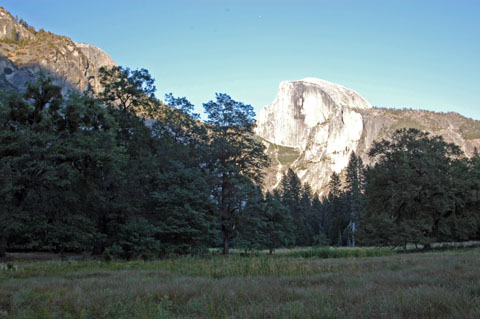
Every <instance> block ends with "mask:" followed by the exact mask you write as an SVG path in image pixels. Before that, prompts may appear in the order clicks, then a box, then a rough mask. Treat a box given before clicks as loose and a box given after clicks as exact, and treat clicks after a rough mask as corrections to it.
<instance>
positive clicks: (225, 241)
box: [223, 234, 230, 255]
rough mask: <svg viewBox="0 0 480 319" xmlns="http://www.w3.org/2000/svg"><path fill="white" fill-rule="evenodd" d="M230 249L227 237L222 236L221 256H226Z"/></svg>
mask: <svg viewBox="0 0 480 319" xmlns="http://www.w3.org/2000/svg"><path fill="white" fill-rule="evenodd" d="M229 249H230V248H229V247H228V237H227V235H226V234H224V236H223V254H224V255H228V250H229Z"/></svg>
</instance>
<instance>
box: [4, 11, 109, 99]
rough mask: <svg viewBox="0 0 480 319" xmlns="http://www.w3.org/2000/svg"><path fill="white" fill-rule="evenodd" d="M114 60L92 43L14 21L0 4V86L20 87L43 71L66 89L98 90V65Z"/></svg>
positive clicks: (104, 64)
mask: <svg viewBox="0 0 480 319" xmlns="http://www.w3.org/2000/svg"><path fill="white" fill-rule="evenodd" d="M114 65H116V64H115V62H114V61H113V60H112V58H110V56H108V54H106V53H105V52H104V51H102V50H100V49H99V48H96V47H94V46H91V45H88V44H83V43H77V42H74V41H72V40H71V39H69V38H67V37H63V36H59V35H55V34H53V33H50V32H45V31H43V30H40V31H35V29H34V28H33V27H31V26H28V25H27V24H26V23H25V22H24V21H20V22H17V20H16V19H15V18H13V17H12V16H11V15H10V13H9V12H8V11H6V10H5V9H4V8H2V7H0V87H4V88H17V89H23V88H24V87H25V84H26V82H27V81H31V80H34V79H35V77H36V74H37V72H39V71H43V72H45V73H47V74H48V75H50V76H52V77H53V78H54V82H55V83H56V84H58V85H60V86H61V87H62V88H63V91H64V93H65V92H67V91H68V90H76V91H80V92H83V91H85V90H90V89H91V90H93V91H95V92H99V91H100V89H101V87H100V84H99V81H98V69H99V68H100V67H102V66H105V67H112V66H114Z"/></svg>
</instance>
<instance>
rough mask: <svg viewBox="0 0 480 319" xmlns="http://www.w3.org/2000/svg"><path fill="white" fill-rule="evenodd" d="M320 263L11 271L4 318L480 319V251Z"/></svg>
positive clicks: (0, 275) (91, 265)
mask: <svg viewBox="0 0 480 319" xmlns="http://www.w3.org/2000/svg"><path fill="white" fill-rule="evenodd" d="M343 254H347V253H343ZM364 254H365V255H364ZM368 254H369V255H367V253H358V252H355V253H352V254H350V256H355V255H356V256H376V255H382V253H380V250H378V251H377V253H372V252H369V253H368ZM347 255H348V254H347ZM319 257H321V256H320V255H314V254H311V255H309V256H303V257H302V255H301V254H295V253H288V252H287V253H285V254H279V255H273V256H268V255H258V256H229V257H222V256H213V257H209V258H193V257H190V258H187V257H185V258H174V259H169V260H159V261H149V262H143V261H132V262H116V261H113V262H110V263H105V262H102V261H95V260H83V261H60V260H50V261H9V262H8V263H7V262H5V263H1V264H0V318H22V319H27V318H480V249H479V248H470V249H461V250H451V251H443V252H429V253H409V254H395V255H390V256H379V257H346V258H328V259H322V258H319ZM330 257H342V256H341V255H339V256H333V255H332V256H330Z"/></svg>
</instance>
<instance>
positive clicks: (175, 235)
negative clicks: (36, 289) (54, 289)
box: [0, 67, 480, 259]
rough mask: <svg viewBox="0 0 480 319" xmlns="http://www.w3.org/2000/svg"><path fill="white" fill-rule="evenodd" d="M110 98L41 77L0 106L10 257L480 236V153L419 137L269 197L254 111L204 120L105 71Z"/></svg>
mask: <svg viewBox="0 0 480 319" xmlns="http://www.w3.org/2000/svg"><path fill="white" fill-rule="evenodd" d="M101 82H102V84H103V85H104V88H105V89H104V91H103V92H100V93H99V96H100V98H93V97H91V96H89V95H88V94H85V95H79V94H70V95H69V96H68V97H66V98H65V97H64V96H62V93H61V89H60V88H59V87H58V86H55V85H53V84H52V82H51V80H50V79H48V78H47V77H45V76H44V75H40V76H39V78H38V81H36V82H35V83H31V84H30V85H29V86H28V87H27V89H26V91H25V92H23V93H18V92H17V93H9V94H4V95H3V97H2V99H1V102H0V198H1V199H2V200H1V201H0V220H1V223H0V257H1V256H4V255H5V252H6V251H7V250H8V249H10V250H37V251H39V250H40V251H54V252H59V253H61V254H63V255H64V254H65V253H67V252H92V253H94V254H97V255H103V256H105V257H106V256H109V258H110V257H112V256H116V257H120V258H126V259H131V258H152V257H157V256H166V255H173V254H198V253H203V252H206V251H207V249H208V248H209V247H212V246H217V247H218V246H220V245H221V246H223V250H224V253H228V251H229V248H230V247H231V246H232V245H233V246H234V247H235V248H241V249H245V250H247V251H248V250H252V249H268V250H269V251H270V252H273V251H274V250H275V249H277V248H279V247H285V246H292V245H297V246H311V245H317V246H325V245H328V244H330V245H338V246H345V245H348V246H354V245H355V243H356V241H357V240H360V241H361V244H368V245H396V246H404V245H406V244H407V243H414V244H426V245H428V244H430V243H431V242H434V241H452V240H459V241H462V240H470V239H478V238H479V237H480V232H479V226H480V156H479V155H478V152H475V156H473V158H471V159H466V158H465V157H464V156H463V155H462V153H461V152H460V150H459V149H458V147H456V146H454V145H452V144H448V143H445V142H444V141H443V139H441V138H440V137H430V136H429V135H428V134H426V133H423V132H420V131H417V130H408V131H407V130H400V131H397V132H396V133H395V134H394V135H393V137H392V140H390V141H381V142H378V143H376V144H375V145H374V148H373V149H372V151H371V152H370V156H371V157H372V159H374V162H375V165H373V166H372V167H369V168H365V167H364V165H363V163H362V160H361V158H360V157H358V156H357V155H356V154H355V153H353V154H352V155H351V158H350V163H349V165H348V167H347V169H346V171H345V180H344V181H343V182H342V180H341V179H340V176H339V175H338V174H336V173H333V174H332V177H331V182H330V193H329V195H328V196H327V197H326V198H323V199H322V200H321V199H320V198H318V196H317V195H316V194H313V192H312V191H311V189H310V187H309V186H308V185H302V184H301V182H300V179H299V178H298V176H297V175H296V174H295V173H294V171H293V170H288V171H287V172H286V174H285V175H284V176H283V178H282V180H281V182H280V187H279V189H277V190H275V191H274V193H273V194H269V193H268V194H266V195H264V194H263V193H262V191H261V187H262V177H263V176H262V172H263V170H264V168H265V166H266V164H267V162H268V159H267V158H266V155H265V152H264V147H263V144H262V143H260V142H259V141H258V140H257V139H255V136H254V134H253V125H254V118H253V116H254V113H253V108H252V107H251V106H250V105H245V104H243V103H241V102H237V101H235V100H233V99H232V98H231V97H230V96H228V95H226V94H217V95H216V99H215V101H210V102H208V103H206V104H204V107H205V110H206V113H207V115H208V121H206V122H205V123H203V122H201V121H200V119H199V115H198V114H194V113H193V105H192V104H191V103H190V102H189V101H188V100H187V99H186V98H175V97H174V96H173V95H172V94H169V95H167V96H166V99H165V102H166V104H163V103H162V102H160V101H158V100H157V99H156V98H155V96H154V95H153V93H154V91H155V87H154V85H153V79H152V78H151V76H150V75H149V74H148V72H147V71H146V70H143V69H142V70H134V71H132V70H130V69H128V68H125V69H124V68H121V67H114V68H112V69H109V70H107V69H102V70H101Z"/></svg>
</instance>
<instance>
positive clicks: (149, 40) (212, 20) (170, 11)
mask: <svg viewBox="0 0 480 319" xmlns="http://www.w3.org/2000/svg"><path fill="white" fill-rule="evenodd" d="M0 5H1V6H4V7H5V8H6V9H7V10H9V11H10V12H11V13H12V15H13V16H15V15H18V17H21V18H23V19H24V20H26V21H27V22H28V23H29V24H30V25H33V26H35V27H36V28H37V29H39V28H42V27H43V28H44V29H45V30H48V31H52V32H54V33H57V34H61V35H66V36H68V37H70V38H72V40H74V41H79V42H86V43H90V44H93V45H96V46H98V47H100V48H101V49H103V50H105V51H106V52H107V53H108V54H109V55H110V56H111V57H112V58H113V59H114V60H115V62H117V63H118V64H119V65H122V66H128V67H130V68H146V69H148V70H149V71H150V73H151V74H152V75H153V76H154V78H155V79H156V86H157V96H158V97H160V98H162V97H163V95H164V94H165V93H168V92H172V93H173V94H174V95H176V96H186V97H187V98H188V99H189V100H190V101H192V102H193V103H194V104H195V105H196V106H197V107H198V109H199V110H200V109H201V105H202V103H204V102H207V101H208V100H211V99H213V98H214V93H215V92H224V93H228V94H230V95H231V96H232V97H233V98H234V99H236V100H239V101H242V102H244V103H249V104H252V105H253V106H254V107H255V110H256V112H257V113H258V111H259V110H260V108H261V107H262V106H263V105H265V104H269V103H270V102H271V101H272V100H273V98H274V97H275V94H276V91H277V88H278V84H279V83H280V81H283V80H298V79H301V78H304V77H317V78H321V79H324V80H328V81H332V82H336V83H340V84H342V85H344V86H346V87H349V88H352V89H354V90H356V91H357V92H359V93H360V94H361V95H362V96H364V97H365V98H366V99H367V100H368V101H369V102H370V103H371V104H373V105H375V106H380V107H399V108H401V107H408V108H414V109H417V108H420V109H428V110H434V111H441V112H447V111H455V112H458V113H460V114H463V115H465V116H468V117H471V118H474V119H477V120H480V102H479V95H480V40H479V39H480V1H477V0H470V1H467V0H451V1H446V0H445V1H443V0H422V1H420V0H415V1H409V0H401V1H400V0H378V1H360V0H351V1H348V0H330V1H327V0H323V1H322V0H318V1H307V0H276V1H274V0H256V1H253V0H241V1H240V0H238V1H233V0H223V1H222V0H206V1H202V0H196V1H195V0H191V1H184V0H170V1H158V0H157V1H154V0H151V1H149V0H137V1H123V0H116V1H113V0H112V1H110V0H96V1H92V0H81V1H80V0H42V1H39V0H3V1H2V2H1V4H0Z"/></svg>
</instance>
